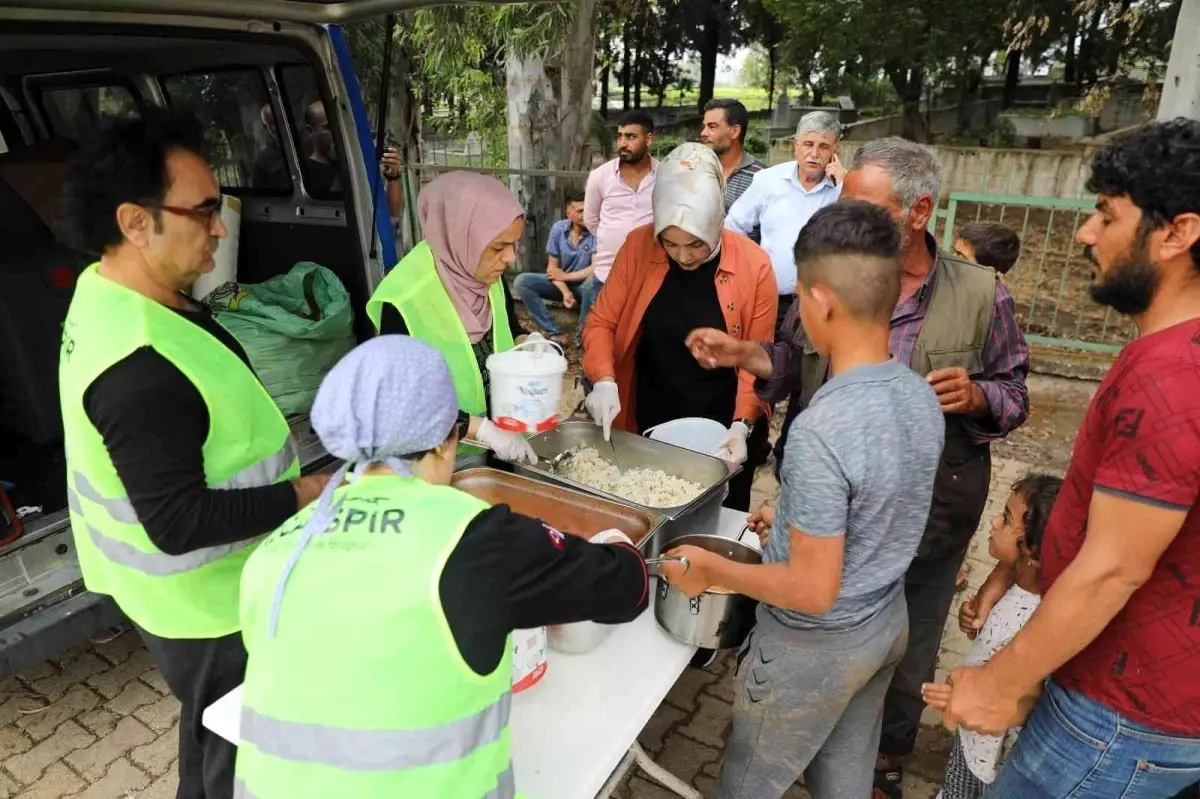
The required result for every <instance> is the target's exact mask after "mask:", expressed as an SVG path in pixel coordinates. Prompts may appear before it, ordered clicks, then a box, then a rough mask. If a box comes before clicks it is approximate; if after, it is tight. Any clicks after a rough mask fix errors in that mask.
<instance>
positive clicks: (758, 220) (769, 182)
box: [725, 111, 846, 332]
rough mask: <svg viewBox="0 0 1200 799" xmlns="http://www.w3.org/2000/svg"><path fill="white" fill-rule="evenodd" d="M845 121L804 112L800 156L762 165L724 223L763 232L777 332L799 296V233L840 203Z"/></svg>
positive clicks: (799, 135) (749, 231)
mask: <svg viewBox="0 0 1200 799" xmlns="http://www.w3.org/2000/svg"><path fill="white" fill-rule="evenodd" d="M840 134H841V125H840V124H839V123H838V121H837V119H836V118H835V117H834V116H833V114H830V113H829V112H827V111H813V112H811V113H808V114H805V115H804V116H803V117H802V118H801V119H800V124H799V125H798V126H797V127H796V136H795V138H794V140H793V141H794V146H795V154H796V159H795V160H794V161H788V162H787V163H783V164H778V165H776V166H773V167H770V168H768V169H764V170H762V171H761V172H759V173H758V174H756V175H755V176H754V180H753V181H752V182H751V183H750V188H748V189H746V191H745V193H744V194H743V195H742V196H741V197H739V198H738V200H737V202H735V203H734V204H733V207H731V208H730V209H729V213H728V214H727V215H726V217H725V227H727V228H729V229H730V230H735V231H737V232H738V233H741V234H743V235H746V236H749V235H751V234H752V233H753V232H754V231H755V229H760V230H761V243H762V247H763V249H764V250H766V251H767V254H768V255H770V256H771V266H773V267H774V269H775V282H776V283H777V284H778V287H779V310H778V316H777V318H776V320H775V330H776V332H778V331H779V326H780V323H782V322H783V317H784V316H785V315H786V314H787V312H788V309H790V308H791V307H792V302H793V301H794V300H795V299H796V262H795V259H794V258H793V255H792V249H793V247H795V245H796V237H797V236H798V235H799V234H800V231H801V230H802V229H803V228H804V226H805V225H806V224H808V220H809V219H810V218H811V217H812V215H813V214H815V213H816V212H817V211H819V210H821V209H822V208H824V207H825V206H827V205H832V204H833V203H835V202H837V200H838V197H839V196H840V195H841V192H842V181H843V180H844V179H845V177H846V170H845V168H844V167H843V166H842V162H841V161H840V160H838V157H837V143H838V137H839V136H840Z"/></svg>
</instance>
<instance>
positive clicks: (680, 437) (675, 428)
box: [643, 416, 729, 455]
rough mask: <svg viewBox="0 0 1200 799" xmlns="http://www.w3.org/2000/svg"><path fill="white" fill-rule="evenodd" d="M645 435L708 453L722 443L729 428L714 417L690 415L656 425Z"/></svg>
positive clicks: (665, 442) (666, 442)
mask: <svg viewBox="0 0 1200 799" xmlns="http://www.w3.org/2000/svg"><path fill="white" fill-rule="evenodd" d="M643 435H646V436H649V437H650V438H651V439H653V440H655V441H661V442H663V443H664V444H674V445H675V446H677V447H683V448H684V449H690V450H693V451H695V452H702V453H704V454H705V455H708V454H711V453H712V451H713V450H714V449H716V448H717V447H719V446H720V445H721V442H722V441H724V440H725V437H726V436H727V435H729V430H728V429H727V428H726V427H725V425H723V424H721V423H720V422H714V421H713V420H712V419H704V418H701V417H698V416H688V417H685V418H683V419H672V420H671V421H669V422H663V423H662V424H660V425H655V426H654V427H651V428H650V429H648V430H647V431H646V432H645V433H643Z"/></svg>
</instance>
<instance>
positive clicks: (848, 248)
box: [795, 200, 900, 321]
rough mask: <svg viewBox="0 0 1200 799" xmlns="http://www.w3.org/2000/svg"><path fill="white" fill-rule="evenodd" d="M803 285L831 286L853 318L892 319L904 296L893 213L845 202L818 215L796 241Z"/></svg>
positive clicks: (868, 204)
mask: <svg viewBox="0 0 1200 799" xmlns="http://www.w3.org/2000/svg"><path fill="white" fill-rule="evenodd" d="M795 256H796V273H797V278H798V279H799V281H800V283H801V284H803V285H804V286H805V287H806V288H811V287H812V286H813V285H814V284H815V283H821V284H822V285H824V286H826V287H828V288H829V289H830V290H831V291H832V292H833V293H834V295H836V296H837V298H838V300H839V301H840V302H841V303H842V306H843V307H844V308H845V309H846V311H847V312H848V313H849V314H850V315H851V316H853V317H855V318H858V319H864V320H867V319H869V320H884V321H887V320H889V319H891V316H892V311H893V310H894V309H895V307H896V301H897V300H898V299H899V297H900V231H899V230H898V229H897V228H896V223H895V222H893V221H892V218H891V217H890V216H888V212H887V211H886V210H884V209H883V208H881V207H879V206H878V205H872V204H871V203H867V202H862V201H861V200H842V201H841V202H838V203H834V204H833V205H827V206H825V207H824V208H822V209H821V210H819V211H817V212H816V213H815V214H813V215H812V218H811V219H809V220H808V223H807V224H806V225H805V226H804V227H803V228H802V229H801V230H800V235H799V236H797V237H796V248H795Z"/></svg>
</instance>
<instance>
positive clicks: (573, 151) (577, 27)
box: [546, 0, 608, 231]
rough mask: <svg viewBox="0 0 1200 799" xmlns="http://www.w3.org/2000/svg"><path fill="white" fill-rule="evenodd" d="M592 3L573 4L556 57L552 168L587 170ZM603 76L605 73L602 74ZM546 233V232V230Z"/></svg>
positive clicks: (593, 26)
mask: <svg viewBox="0 0 1200 799" xmlns="http://www.w3.org/2000/svg"><path fill="white" fill-rule="evenodd" d="M596 3H597V0H576V1H575V4H574V6H575V16H574V17H573V18H572V20H571V27H570V30H569V31H568V32H567V41H566V46H565V47H564V48H563V50H562V55H561V56H560V59H561V64H560V68H559V93H558V102H559V112H560V113H559V116H560V119H561V122H560V141H561V143H562V144H561V152H562V155H561V160H560V161H559V165H558V166H557V167H555V168H557V169H566V170H583V169H586V168H587V164H586V163H585V160H584V158H585V152H584V149H585V147H586V145H587V140H588V135H589V134H590V133H591V129H592V125H591V121H592V95H593V93H594V91H595V87H594V85H593V84H594V82H595V81H594V80H593V75H595V70H596ZM606 72H607V71H606ZM601 91H602V92H603V94H602V98H603V99H602V100H601V103H600V108H601V110H602V111H603V110H606V109H607V105H608V77H607V74H606V75H605V76H604V88H603V89H602V90H601ZM546 230H547V231H549V228H548V227H547V228H546Z"/></svg>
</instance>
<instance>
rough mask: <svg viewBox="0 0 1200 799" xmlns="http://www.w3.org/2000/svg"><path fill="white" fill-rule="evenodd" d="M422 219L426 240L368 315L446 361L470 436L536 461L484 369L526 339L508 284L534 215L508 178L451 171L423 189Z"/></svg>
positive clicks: (394, 273)
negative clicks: (494, 416)
mask: <svg viewBox="0 0 1200 799" xmlns="http://www.w3.org/2000/svg"><path fill="white" fill-rule="evenodd" d="M417 215H418V217H419V218H420V221H421V229H422V230H423V231H424V233H425V240H424V241H422V242H421V243H420V244H418V245H417V246H416V247H414V248H413V250H412V252H410V253H409V254H408V255H406V256H405V257H404V259H403V260H402V261H400V263H399V264H397V265H396V267H395V268H394V269H392V270H391V271H390V272H388V274H387V276H386V277H385V278H384V279H383V282H382V283H380V284H379V288H378V289H376V290H375V294H374V295H372V297H371V299H370V301H369V302H368V303H367V315H368V316H369V317H370V318H371V321H372V322H373V323H374V324H375V329H376V330H377V331H379V332H380V333H385V334H390V333H399V334H406V335H410V336H413V337H414V338H419V339H421V340H423V341H427V342H429V343H430V344H432V345H433V346H434V347H435V348H436V349H437V350H438V352H440V353H441V354H442V356H443V357H444V358H445V359H446V362H447V364H449V367H450V375H451V377H452V378H453V380H454V388H455V391H456V392H457V394H458V407H459V410H460V412H461V416H460V420H461V421H463V422H465V423H466V424H467V437H468V438H471V439H474V440H477V441H479V442H481V443H483V444H485V445H487V446H488V447H489V448H491V449H492V450H494V451H495V452H496V454H497V455H499V456H500V457H502V458H505V459H507V460H526V461H532V462H536V461H537V456H536V455H535V454H534V453H533V448H532V447H530V446H529V444H527V443H526V442H525V439H524V438H523V437H522V436H521V435H520V434H518V433H512V432H508V431H505V430H501V429H500V428H499V427H497V426H496V425H494V424H492V423H491V422H490V421H488V420H487V418H486V417H487V412H488V372H487V369H486V368H485V367H484V363H485V362H486V361H487V359H488V356H489V355H491V354H492V353H495V352H504V351H505V350H508V349H511V348H512V346H513V343H514V340H516V339H519V337H520V336H521V335H522V334H524V332H525V331H524V330H522V329H521V327H520V325H519V324H518V322H517V319H516V314H515V312H514V310H513V304H512V296H511V295H510V294H509V292H508V290H507V289H506V288H505V286H504V280H503V279H502V277H503V275H504V270H505V269H507V268H508V267H509V266H511V265H512V264H513V263H515V262H516V260H517V254H516V246H517V242H518V241H520V240H521V235H522V233H523V232H524V230H525V212H524V211H523V210H521V206H520V205H518V204H517V200H516V198H515V197H513V195H512V192H510V191H509V190H508V188H506V187H505V186H504V184H503V183H501V182H500V181H498V180H496V179H494V178H490V177H487V176H486V175H478V174H475V173H473V172H450V173H448V174H445V175H442V176H440V177H438V178H437V179H435V180H434V181H433V182H432V183H430V184H429V185H428V186H426V187H425V188H424V189H422V190H421V195H420V197H419V198H418V200H417ZM462 451H463V450H462V448H460V454H461V453H462Z"/></svg>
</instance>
